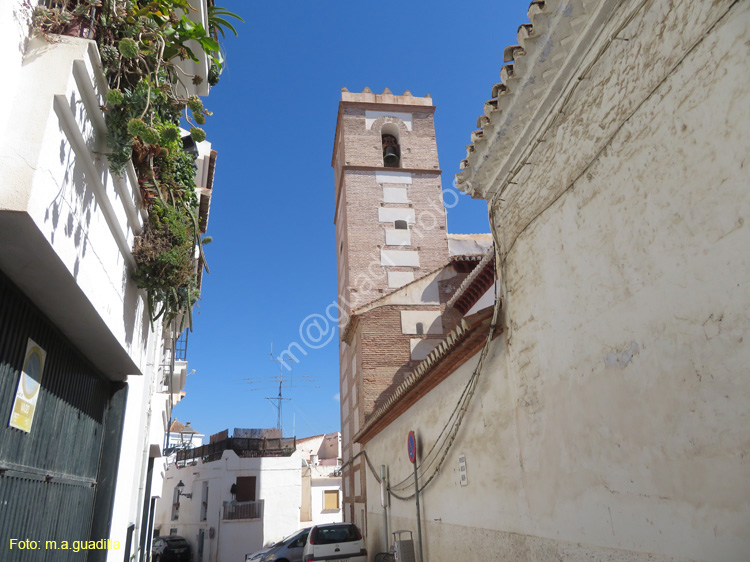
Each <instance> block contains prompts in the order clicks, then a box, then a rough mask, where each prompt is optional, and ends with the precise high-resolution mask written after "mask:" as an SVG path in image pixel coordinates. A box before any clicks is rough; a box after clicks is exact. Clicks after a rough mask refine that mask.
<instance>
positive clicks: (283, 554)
mask: <svg viewBox="0 0 750 562" xmlns="http://www.w3.org/2000/svg"><path fill="white" fill-rule="evenodd" d="M309 533H310V527H307V528H305V529H300V530H299V531H297V532H295V533H292V534H291V535H289V536H288V537H286V538H283V539H281V540H280V541H279V542H276V543H274V544H272V545H271V546H270V547H268V548H265V549H263V550H261V551H259V552H255V553H253V554H248V555H247V556H245V562H302V549H303V548H304V547H305V543H306V542H307V535H308V534H309Z"/></svg>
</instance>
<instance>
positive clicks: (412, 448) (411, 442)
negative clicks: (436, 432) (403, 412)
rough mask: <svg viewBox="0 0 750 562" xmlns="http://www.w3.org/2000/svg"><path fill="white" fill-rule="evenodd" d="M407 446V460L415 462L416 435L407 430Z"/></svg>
mask: <svg viewBox="0 0 750 562" xmlns="http://www.w3.org/2000/svg"><path fill="white" fill-rule="evenodd" d="M407 444H408V448H409V461H411V462H412V463H416V462H417V436H416V435H414V432H413V431H410V432H409V439H408V441H407Z"/></svg>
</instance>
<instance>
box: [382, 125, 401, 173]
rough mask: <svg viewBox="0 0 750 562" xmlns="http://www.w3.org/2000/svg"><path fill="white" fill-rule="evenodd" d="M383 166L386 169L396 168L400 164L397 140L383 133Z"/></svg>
mask: <svg viewBox="0 0 750 562" xmlns="http://www.w3.org/2000/svg"><path fill="white" fill-rule="evenodd" d="M382 139H383V165H384V166H385V167H386V168H398V167H399V164H400V163H401V147H400V146H399V144H398V139H397V138H396V137H395V136H393V135H389V134H388V133H383V136H382Z"/></svg>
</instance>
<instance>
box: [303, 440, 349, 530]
mask: <svg viewBox="0 0 750 562" xmlns="http://www.w3.org/2000/svg"><path fill="white" fill-rule="evenodd" d="M297 451H299V452H300V454H301V455H302V458H303V460H304V461H305V464H304V466H303V467H302V500H301V508H300V525H301V526H302V527H311V526H313V525H318V524H321V523H338V522H340V521H343V517H344V515H343V510H342V505H341V499H342V498H341V433H340V432H338V431H337V432H335V433H326V434H323V435H315V436H313V437H305V438H302V439H298V440H297Z"/></svg>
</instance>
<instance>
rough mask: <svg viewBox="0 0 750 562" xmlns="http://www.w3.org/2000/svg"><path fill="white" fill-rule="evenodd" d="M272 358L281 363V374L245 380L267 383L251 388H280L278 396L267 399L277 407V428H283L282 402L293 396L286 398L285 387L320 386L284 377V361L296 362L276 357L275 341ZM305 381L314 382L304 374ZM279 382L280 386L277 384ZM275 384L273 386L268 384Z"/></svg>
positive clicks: (254, 382)
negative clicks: (295, 382) (296, 383)
mask: <svg viewBox="0 0 750 562" xmlns="http://www.w3.org/2000/svg"><path fill="white" fill-rule="evenodd" d="M269 355H270V360H271V361H278V363H279V374H278V375H277V376H274V377H256V378H246V379H243V380H246V381H248V384H250V385H266V386H261V387H258V386H255V387H253V388H251V389H250V390H266V389H271V388H273V389H276V388H278V394H277V395H276V396H266V400H268V401H269V402H271V404H272V405H273V407H274V408H276V429H282V427H281V412H282V408H281V406H282V403H283V401H284V400H291V398H284V395H283V389H284V387H286V388H300V387H302V388H319V387H318V386H305V385H302V386H300V385H295V384H293V381H294V379H293V378H292V375H291V374H290V375H289V378H288V379H287V378H285V377H284V362H285V361H288V362H290V363H294V359H292V358H286V359H284V358H282V357H281V355H279V356H278V357H274V355H273V342H271V353H270V354H269ZM287 370H288V371H290V372H291V368H290V367H287ZM298 378H299V377H298ZM302 380H303V382H313V381H312V380H311V379H309V377H306V376H303V377H302ZM277 384H278V387H277V386H276V385H277ZM268 385H273V386H268Z"/></svg>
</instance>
